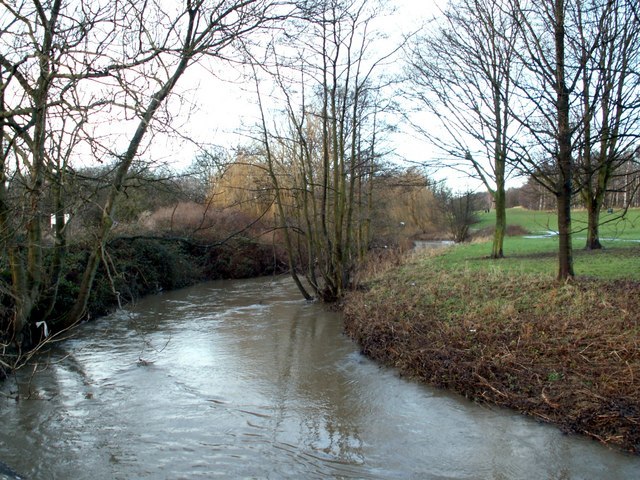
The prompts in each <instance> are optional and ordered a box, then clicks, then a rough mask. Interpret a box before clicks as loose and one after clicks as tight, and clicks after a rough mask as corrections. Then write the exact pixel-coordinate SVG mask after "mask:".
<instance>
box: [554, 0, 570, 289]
mask: <svg viewBox="0 0 640 480" xmlns="http://www.w3.org/2000/svg"><path fill="white" fill-rule="evenodd" d="M564 8H565V7H564V0H556V2H555V9H556V11H555V26H554V35H555V49H556V71H555V74H556V85H555V91H556V113H557V119H558V120H557V121H558V123H557V128H558V130H557V132H558V133H557V142H558V153H557V162H558V167H559V175H560V178H559V179H558V189H557V193H556V195H557V197H558V233H559V237H560V238H559V242H558V243H559V244H558V248H559V251H558V280H567V279H569V278H572V277H573V276H574V272H573V247H572V245H571V194H572V184H571V182H572V178H571V175H572V172H573V165H572V160H571V124H570V111H569V89H568V87H567V83H566V78H565V50H564V48H565V26H564Z"/></svg>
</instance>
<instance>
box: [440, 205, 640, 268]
mask: <svg viewBox="0 0 640 480" xmlns="http://www.w3.org/2000/svg"><path fill="white" fill-rule="evenodd" d="M614 216H615V213H614V215H608V214H605V215H604V218H603V220H604V221H605V222H606V221H607V219H608V218H614ZM573 217H574V222H573V223H574V227H575V226H576V225H581V224H584V221H585V220H586V213H585V212H581V211H578V212H574V215H573ZM493 220H494V219H493V217H492V214H485V213H483V214H482V215H481V221H480V223H479V224H478V225H476V228H478V229H480V228H485V227H487V226H490V225H492V223H491V222H493ZM507 223H508V224H509V225H519V226H521V227H523V228H524V229H525V230H526V231H528V232H530V235H528V236H524V237H507V238H506V239H505V246H504V252H505V256H506V257H507V258H505V259H504V260H501V261H499V262H492V261H489V260H487V259H486V258H485V257H486V256H487V255H488V254H489V253H490V252H491V244H490V243H488V242H486V241H485V242H474V243H472V244H467V245H458V246H456V247H455V248H453V249H451V250H449V251H448V252H447V253H446V254H445V255H444V256H442V257H441V258H439V259H438V260H437V262H438V263H439V264H440V265H442V266H443V267H448V268H459V267H460V266H461V265H464V266H465V268H468V269H473V270H475V269H485V268H489V269H499V270H504V271H510V272H516V273H539V274H546V275H550V276H553V275H555V272H556V263H557V262H556V251H557V245H558V244H557V238H555V237H541V238H527V237H529V236H542V235H544V234H545V233H546V232H547V231H548V230H553V229H555V228H556V224H555V223H554V214H553V213H550V212H534V211H529V210H524V209H521V208H511V209H509V210H508V211H507ZM574 230H576V232H575V233H574V238H573V246H574V256H575V265H574V267H575V271H576V275H578V276H589V277H597V278H602V279H620V278H625V279H635V280H640V210H638V209H636V210H631V211H629V212H628V215H627V217H626V218H625V219H616V220H615V221H611V222H609V223H605V224H604V225H603V226H602V233H601V237H602V239H603V240H602V243H603V244H604V246H605V249H603V250H601V251H592V252H589V251H585V250H584V244H585V240H586V236H585V234H584V231H580V229H579V228H577V227H575V228H574Z"/></svg>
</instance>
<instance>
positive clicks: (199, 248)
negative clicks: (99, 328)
mask: <svg viewBox="0 0 640 480" xmlns="http://www.w3.org/2000/svg"><path fill="white" fill-rule="evenodd" d="M107 252H108V260H107V261H105V262H103V263H102V265H101V266H100V270H99V271H98V275H97V276H96V281H95V284H94V288H93V291H92V293H91V298H90V301H89V307H88V312H89V315H90V316H93V317H95V316H99V315H104V314H105V313H108V312H110V311H111V310H113V309H114V308H116V307H117V306H118V303H119V302H120V303H122V304H126V303H129V302H131V301H134V300H137V299H139V298H141V297H143V296H145V295H149V294H153V293H158V292H161V291H163V290H175V289H177V288H182V287H186V286H189V285H194V284H196V283H198V282H203V281H208V280H218V279H233V278H250V277H257V276H262V275H271V274H276V273H282V272H283V271H284V269H285V263H284V262H283V261H282V260H281V259H280V256H279V255H277V254H275V255H274V250H273V248H272V246H270V245H263V244H259V243H256V242H254V241H252V240H249V239H246V238H235V239H232V240H230V241H228V242H225V243H223V244H216V245H200V244H198V243H192V242H187V241H184V240H176V239H162V238H135V237H134V238H127V237H121V238H116V239H114V240H113V241H111V242H110V243H109V246H108V249H107ZM83 255H84V256H85V259H86V253H85V252H83ZM78 266H79V267H80V268H78V269H74V268H73V267H72V268H70V269H69V272H68V273H67V275H66V276H65V285H66V291H65V293H66V295H64V297H66V298H67V299H68V300H70V301H73V300H75V297H76V293H77V292H75V291H74V290H76V289H77V286H78V282H79V279H80V277H79V276H80V275H81V274H82V271H83V268H84V264H83V262H82V261H81V262H80V264H79V265H78ZM107 266H108V267H109V271H107ZM69 306H70V305H69ZM59 307H60V312H61V313H63V312H65V311H66V310H67V309H68V305H67V304H65V301H64V299H63V298H62V296H61V302H60V305H59Z"/></svg>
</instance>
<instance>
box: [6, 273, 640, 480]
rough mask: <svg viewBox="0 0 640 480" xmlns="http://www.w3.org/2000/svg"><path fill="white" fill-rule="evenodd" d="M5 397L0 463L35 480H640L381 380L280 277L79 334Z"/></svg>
mask: <svg viewBox="0 0 640 480" xmlns="http://www.w3.org/2000/svg"><path fill="white" fill-rule="evenodd" d="M2 389H3V392H4V393H5V395H6V398H5V397H2V399H1V400H0V406H1V408H0V417H1V418H0V420H1V422H2V427H1V431H0V451H1V452H2V460H3V461H4V462H6V463H7V464H8V465H11V466H12V467H13V468H14V469H16V470H18V471H20V472H21V473H23V474H24V475H25V476H27V477H29V478H33V479H36V478H69V479H112V478H117V479H130V478H153V479H156V478H159V479H165V478H166V479H176V478H184V479H191V478H216V477H218V478H371V479H374V478H375V479H386V478H407V479H409V478H421V479H422V478H426V479H444V478H455V479H476V478H492V479H518V478H523V479H525V478H553V479H574V478H585V479H587V478H608V479H623V478H625V479H626V478H633V476H634V475H636V474H637V472H638V471H640V470H639V469H640V459H638V458H634V457H630V456H626V455H623V454H620V453H616V452H613V451H610V450H607V449H606V448H604V447H602V446H600V445H598V444H596V443H594V442H591V441H588V440H585V439H582V438H577V437H569V436H564V435H562V434H560V433H559V432H558V431H557V430H556V429H555V428H553V427H549V426H545V425H540V424H538V423H536V422H533V421H531V420H529V419H526V418H523V417H521V416H518V415H515V414H512V413H510V412H505V411H503V410H499V409H490V408H487V407H481V406H478V405H474V404H470V403H469V402H466V401H465V400H464V399H461V398H459V397H456V396H452V395H448V394H446V393H444V392H441V391H436V390H432V389H429V388H426V387H423V386H421V385H417V384H415V383H412V382H408V381H405V380H403V379H401V378H399V377H398V376H397V375H396V374H395V373H394V372H393V371H390V370H387V369H383V368H379V367H378V366H377V365H375V364H374V363H372V362H370V361H368V360H367V359H365V358H364V357H362V356H361V355H360V354H359V353H358V351H357V347H356V346H355V345H353V344H352V343H351V342H350V341H349V340H348V339H346V338H345V337H344V336H342V334H341V322H340V317H339V315H338V314H337V313H334V312H328V311H327V310H326V309H324V308H323V307H322V306H321V305H318V304H312V303H307V302H304V301H303V300H300V299H299V296H298V294H297V292H296V291H295V287H294V286H293V285H292V283H291V282H290V281H289V280H288V279H286V278H276V279H271V278H267V279H259V280H249V281H233V282H214V283H208V284H205V285H200V286H197V287H193V288H190V289H185V290H180V291H177V292H169V293H165V294H163V295H160V296H156V297H150V298H147V299H145V300H143V301H141V302H140V303H139V304H138V305H136V306H134V307H132V308H130V309H128V310H125V311H120V312H117V313H116V314H114V315H111V316H109V317H105V318H103V319H100V320H98V321H96V322H94V323H92V324H90V325H85V326H84V327H82V328H81V329H80V330H79V331H78V333H77V335H76V337H75V338H74V339H72V340H69V341H67V342H65V343H64V344H61V345H59V346H58V347H57V349H56V350H54V351H52V352H51V353H50V355H49V356H48V357H46V358H40V364H39V365H38V366H37V368H36V373H34V374H32V372H31V371H26V370H25V371H23V372H21V375H20V377H19V378H18V379H17V382H7V383H5V385H3V386H2ZM18 390H19V393H20V395H21V399H20V400H19V401H17V402H16V401H15V400H13V398H12V397H15V395H16V394H15V393H13V392H16V391H18ZM0 478H2V477H0Z"/></svg>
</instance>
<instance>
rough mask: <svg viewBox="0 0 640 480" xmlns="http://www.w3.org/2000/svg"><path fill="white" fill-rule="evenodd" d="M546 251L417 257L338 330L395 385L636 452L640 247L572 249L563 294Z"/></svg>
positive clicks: (482, 246)
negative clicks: (434, 389)
mask: <svg viewBox="0 0 640 480" xmlns="http://www.w3.org/2000/svg"><path fill="white" fill-rule="evenodd" d="M525 214H526V213H525ZM638 227H639V228H640V225H639V226H638ZM629 231H630V230H628V232H629ZM630 237H631V238H632V237H633V233H630ZM636 238H640V235H639V236H638V237H636ZM605 243H606V242H605ZM554 247H555V242H554V241H553V239H548V238H538V239H529V238H523V237H513V238H510V239H509V240H508V242H507V245H506V248H505V252H506V254H507V255H508V258H507V259H505V260H500V261H491V260H488V259H486V258H485V257H486V255H487V253H488V251H490V245H487V244H486V243H477V244H472V245H466V246H457V247H453V248H451V249H448V250H446V251H445V252H442V253H437V254H429V253H422V254H415V255H413V256H412V257H410V258H409V259H408V260H406V261H405V262H404V263H403V264H401V265H400V266H396V267H393V268H391V269H389V270H387V271H386V272H384V273H378V274H377V275H375V276H372V277H370V278H368V279H367V280H365V282H364V283H363V288H362V289H360V290H359V291H357V292H354V293H353V294H351V295H350V296H349V297H348V298H347V300H346V302H345V306H344V309H345V328H346V331H347V333H348V334H349V335H351V336H352V337H353V338H354V339H355V340H356V341H357V342H358V343H359V344H360V345H361V347H362V351H363V353H365V354H367V355H369V356H371V357H373V358H376V359H378V360H380V361H382V362H384V363H385V364H387V365H392V366H394V367H396V368H398V369H399V370H400V371H401V372H402V373H403V374H405V375H408V376H411V377H414V378H417V379H420V380H422V381H424V382H426V383H429V384H431V385H435V386H438V387H442V388H447V389H451V390H454V391H457V392H459V393H461V394H462V395H464V396H466V397H468V398H470V399H473V400H477V401H483V402H489V403H492V404H497V405H501V406H505V407H509V408H513V409H516V410H518V411H520V412H523V413H525V414H528V415H531V416H533V417H535V418H538V419H541V420H543V421H547V422H552V423H555V424H557V425H559V426H560V427H561V428H562V429H563V430H565V431H567V432H576V433H580V434H584V435H588V436H590V437H592V438H594V439H597V440H599V441H601V442H603V443H605V444H611V445H616V446H618V447H620V448H622V449H625V450H629V451H632V452H635V453H640V348H639V343H638V342H639V339H640V245H638V244H637V243H634V242H629V243H628V244H627V245H626V246H624V247H623V246H620V247H618V246H616V247H615V248H607V249H605V250H603V251H602V252H590V253H588V252H582V251H581V250H580V251H579V250H576V255H577V256H576V270H577V273H578V275H580V276H579V278H578V279H576V280H575V281H573V282H571V283H566V284H565V283H557V282H556V281H555V280H554V276H555V251H554Z"/></svg>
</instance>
